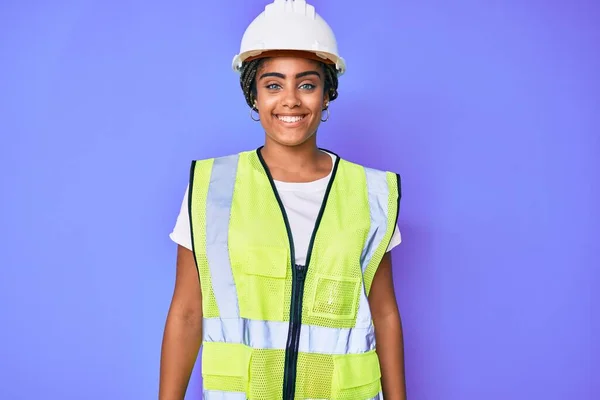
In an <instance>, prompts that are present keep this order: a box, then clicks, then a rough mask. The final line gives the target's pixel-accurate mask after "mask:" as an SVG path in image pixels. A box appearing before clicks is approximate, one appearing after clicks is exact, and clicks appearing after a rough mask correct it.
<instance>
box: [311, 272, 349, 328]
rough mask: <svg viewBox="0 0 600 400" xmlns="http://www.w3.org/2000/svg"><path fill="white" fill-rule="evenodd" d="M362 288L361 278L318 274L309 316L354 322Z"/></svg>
mask: <svg viewBox="0 0 600 400" xmlns="http://www.w3.org/2000/svg"><path fill="white" fill-rule="evenodd" d="M360 288H361V280H360V277H357V278H346V277H339V276H327V275H322V274H317V276H316V285H315V288H314V290H313V298H312V306H311V307H310V311H309V315H310V316H312V317H320V318H326V319H333V320H354V319H355V318H356V311H357V308H358V299H359V290H360Z"/></svg>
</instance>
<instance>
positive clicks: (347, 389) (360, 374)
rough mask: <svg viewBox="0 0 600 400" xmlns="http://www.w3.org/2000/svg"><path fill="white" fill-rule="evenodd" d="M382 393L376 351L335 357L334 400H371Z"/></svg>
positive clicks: (332, 391)
mask: <svg viewBox="0 0 600 400" xmlns="http://www.w3.org/2000/svg"><path fill="white" fill-rule="evenodd" d="M380 391H381V369H380V366H379V357H378V356H377V353H376V352H375V350H372V351H369V352H366V353H362V354H347V355H335V356H333V380H332V387H331V395H332V399H336V400H337V399H348V400H358V399H371V398H373V397H375V396H377V394H378V393H379V392H380Z"/></svg>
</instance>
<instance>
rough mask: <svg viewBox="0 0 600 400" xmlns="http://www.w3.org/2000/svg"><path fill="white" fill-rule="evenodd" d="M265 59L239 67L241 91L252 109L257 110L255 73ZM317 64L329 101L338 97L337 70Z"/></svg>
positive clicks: (333, 66) (252, 61) (329, 65)
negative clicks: (322, 74)
mask: <svg viewBox="0 0 600 400" xmlns="http://www.w3.org/2000/svg"><path fill="white" fill-rule="evenodd" d="M265 60H266V58H257V59H254V60H251V61H248V62H244V63H243V64H242V68H241V75H240V86H241V87H242V92H244V97H245V98H246V103H247V104H248V105H249V106H250V108H252V109H253V110H254V111H258V110H257V109H256V107H255V106H254V101H255V100H256V73H257V72H258V70H259V69H260V67H261V66H262V63H263V62H264V61H265ZM319 64H320V65H321V67H322V68H323V73H324V75H325V93H327V94H329V101H330V102H331V101H333V100H335V99H337V97H338V91H337V89H338V76H337V71H336V69H335V65H332V64H325V63H323V62H320V61H319Z"/></svg>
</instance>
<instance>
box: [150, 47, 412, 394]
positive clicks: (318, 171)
mask: <svg viewBox="0 0 600 400" xmlns="http://www.w3.org/2000/svg"><path fill="white" fill-rule="evenodd" d="M256 79H257V83H256V89H257V90H256V104H255V105H256V108H257V109H258V112H259V115H260V118H261V124H262V126H263V128H264V130H265V145H264V148H263V149H262V155H263V158H264V159H265V162H266V163H267V165H268V167H269V170H270V172H271V174H272V176H273V178H274V179H276V180H279V181H284V182H310V181H314V180H317V179H320V178H323V177H325V176H327V175H328V174H329V172H330V171H331V168H332V165H331V157H329V155H327V154H325V153H323V152H322V151H320V150H319V149H318V148H317V141H316V136H317V135H316V134H317V129H318V127H319V125H320V123H321V121H320V120H321V117H322V110H323V109H324V108H325V107H327V105H328V98H327V95H326V94H324V93H325V91H324V81H323V80H324V77H323V71H322V70H321V67H320V66H319V64H318V63H316V62H314V61H311V60H308V59H304V58H298V57H277V58H273V59H269V60H266V61H265V62H264V63H263V64H262V66H261V68H260V70H259V71H258V73H257V76H256ZM282 119H283V120H282ZM368 299H369V305H370V308H371V313H372V317H373V324H374V325H375V336H376V340H377V354H378V356H379V361H380V365H381V372H382V385H383V393H384V397H385V399H386V400H406V384H405V377H404V347H403V334H402V323H401V318H400V314H399V311H398V307H397V302H396V296H395V292H394V284H393V278H392V258H391V253H386V254H385V256H384V257H383V259H382V261H381V263H380V265H379V268H378V270H377V272H376V273H375V277H374V279H373V283H372V285H371V291H370V293H369V296H368ZM201 337H202V293H201V288H200V284H199V281H198V273H197V271H196V264H195V261H194V257H193V254H192V252H191V251H190V250H188V249H186V248H184V247H182V246H178V249H177V272H176V281H175V289H174V293H173V299H172V301H171V306H170V309H169V313H168V316H167V322H166V326H165V333H164V338H163V344H162V356H161V368H160V385H159V387H160V389H159V400H183V398H184V396H185V392H186V389H187V386H188V382H189V379H190V375H191V372H192V369H193V366H194V363H195V361H196V358H197V356H198V351H199V349H200V345H201Z"/></svg>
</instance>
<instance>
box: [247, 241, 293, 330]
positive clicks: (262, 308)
mask: <svg viewBox="0 0 600 400" xmlns="http://www.w3.org/2000/svg"><path fill="white" fill-rule="evenodd" d="M290 269H291V266H290V262H289V257H288V250H287V249H285V248H281V247H249V248H248V249H247V254H246V257H245V263H244V265H243V266H241V270H242V271H243V276H242V278H243V279H242V280H241V282H240V283H241V291H240V292H241V298H240V313H241V314H242V316H243V317H245V318H249V319H257V320H267V321H283V320H284V299H285V293H286V291H285V290H286V277H287V274H288V271H290Z"/></svg>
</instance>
